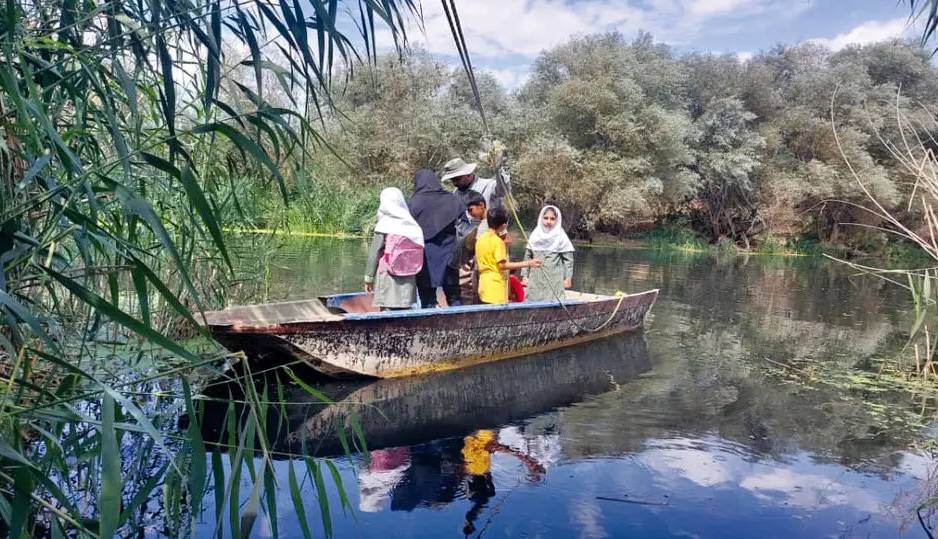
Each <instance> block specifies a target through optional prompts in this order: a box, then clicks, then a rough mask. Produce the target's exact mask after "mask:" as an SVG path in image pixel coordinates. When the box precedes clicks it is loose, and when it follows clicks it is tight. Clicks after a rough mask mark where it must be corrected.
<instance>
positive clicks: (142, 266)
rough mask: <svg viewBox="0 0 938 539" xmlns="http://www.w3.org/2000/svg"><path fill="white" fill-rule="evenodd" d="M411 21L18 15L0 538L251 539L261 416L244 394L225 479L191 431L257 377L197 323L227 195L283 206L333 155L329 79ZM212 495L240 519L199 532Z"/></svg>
mask: <svg viewBox="0 0 938 539" xmlns="http://www.w3.org/2000/svg"><path fill="white" fill-rule="evenodd" d="M416 16H417V11H416V5H415V3H414V2H412V1H411V0H400V1H398V0H380V1H379V0H361V1H359V2H348V5H346V2H337V1H325V0H313V1H311V2H297V1H292V2H291V1H287V0H278V1H273V2H271V1H264V0H259V1H254V0H236V1H229V0H182V1H174V2H163V1H161V0H152V1H149V2H114V1H96V0H90V1H85V2H74V1H67V0H60V1H52V0H38V1H36V0H31V1H25V0H10V1H8V2H6V3H5V4H4V7H3V9H2V10H0V56H2V59H0V318H2V321H0V521H2V526H0V527H2V529H0V533H3V534H4V535H7V536H11V537H27V536H46V535H50V536H56V537H61V536H82V537H112V536H118V535H128V534H131V533H134V534H136V533H142V532H141V530H143V529H146V528H148V527H152V526H153V525H154V524H153V523H154V522H156V521H158V522H159V523H160V524H159V526H160V528H159V532H160V533H161V534H166V535H172V536H187V535H194V530H195V529H196V526H197V525H198V523H199V522H201V521H203V520H204V519H214V521H216V522H218V524H216V525H215V526H214V530H215V531H216V532H217V534H218V535H219V536H221V534H222V530H223V528H224V529H226V530H227V531H226V533H228V534H230V535H232V536H247V535H248V534H249V533H250V530H251V527H252V524H253V522H254V519H255V518H256V516H257V514H258V511H259V507H260V503H261V501H262V500H265V499H266V500H272V499H273V489H275V488H278V487H279V486H278V485H274V484H272V481H271V479H272V477H273V476H272V474H271V467H270V466H271V465H270V463H271V460H272V458H273V457H272V455H271V449H270V447H268V446H267V444H266V442H265V437H264V435H263V433H265V432H266V431H265V429H264V424H263V422H264V421H265V420H264V419H263V418H264V417H266V416H265V414H264V413H263V411H264V410H263V407H264V406H267V404H266V403H267V402H268V400H267V399H266V398H265V395H259V394H257V391H256V390H253V389H252V388H253V387H254V385H253V384H252V383H250V376H248V377H247V378H243V377H242V378H240V379H242V380H247V382H246V383H244V387H245V389H244V392H245V395H246V397H245V398H244V399H243V400H244V401H245V402H246V403H247V406H246V407H244V410H245V417H244V418H241V419H242V420H239V421H233V422H232V423H231V424H230V426H229V427H228V428H230V429H231V430H230V433H231V435H230V438H229V442H230V443H229V444H228V445H229V447H227V448H226V450H227V454H228V457H229V463H228V466H227V467H222V466H219V465H218V464H219V463H220V461H219V460H218V459H220V458H221V457H220V456H217V454H211V455H210V452H211V449H212V448H211V447H208V446H207V444H206V443H205V441H204V440H202V439H201V435H200V432H201V429H200V425H199V421H200V408H201V397H200V388H199V384H200V383H202V382H203V381H204V380H206V379H208V378H210V377H213V376H230V374H228V371H227V370H226V366H228V365H231V364H237V365H239V368H240V369H242V372H243V369H245V368H246V367H247V364H246V363H245V362H243V361H241V358H240V357H238V356H232V355H230V354H227V353H226V352H224V351H221V350H219V349H218V348H217V347H215V346H213V345H212V344H211V341H210V340H209V339H207V338H204V337H205V334H204V330H202V329H200V325H199V321H200V314H199V313H201V312H202V311H203V310H205V309H207V308H212V307H219V306H222V305H223V304H224V303H225V302H226V297H227V291H228V289H229V287H230V285H231V281H232V279H233V275H232V267H233V264H232V256H231V253H230V252H229V249H228V247H227V246H226V244H225V241H224V233H223V229H224V227H225V226H227V225H228V224H229V221H228V220H227V219H230V218H231V216H232V215H237V214H239V213H240V212H241V210H240V209H239V204H240V202H239V191H240V187H239V186H236V185H235V182H236V181H240V180H242V179H243V178H244V177H245V173H246V172H248V173H250V177H256V178H263V179H262V180H260V184H261V185H263V186H264V187H265V188H268V189H272V190H275V191H276V192H278V193H280V195H281V196H283V197H285V196H286V194H287V192H288V187H289V185H290V184H291V182H292V181H293V178H294V177H295V172H296V170H298V169H302V166H303V163H304V161H305V159H306V158H307V157H308V155H309V154H310V152H314V151H317V148H319V147H320V146H319V144H320V141H321V139H320V137H319V133H318V129H319V128H320V126H319V125H318V124H316V123H315V122H314V119H315V118H319V117H321V116H322V114H323V111H324V110H326V109H327V108H328V107H329V106H330V103H331V101H330V97H329V89H330V88H331V85H332V81H331V77H332V73H333V72H335V70H334V69H333V66H334V65H339V64H344V65H348V66H354V65H355V64H356V63H357V62H367V61H371V60H372V59H373V58H374V57H375V43H376V32H377V31H381V30H382V29H386V30H387V31H389V33H390V35H392V36H393V37H394V39H395V42H397V43H399V44H402V43H403V42H404V39H405V35H404V33H403V31H404V26H405V20H406V19H407V18H409V17H416ZM347 28H352V29H354V28H358V30H359V35H352V34H347V33H346V32H345V30H344V29H347ZM348 71H349V70H343V73H346V72H348ZM271 81H274V82H273V83H271ZM270 84H277V85H279V86H281V87H282V88H283V89H284V90H286V93H287V95H289V96H290V104H289V106H277V105H274V104H272V103H271V102H270V101H269V100H268V99H267V96H268V95H269V94H270V91H269V88H268V86H269V85H270ZM192 334H194V335H195V336H196V337H197V338H194V339H191V338H188V337H190V336H191V335H192ZM199 336H201V337H202V338H198V337H199ZM184 337H185V338H184ZM249 374H250V373H249ZM180 414H184V415H185V416H186V417H187V418H188V427H187V428H185V430H184V431H183V432H182V433H177V432H176V424H175V422H176V418H178V417H179V415H180ZM255 457H256V458H257V460H255ZM209 461H210V462H211V469H209V467H208V466H207V462H209ZM257 463H259V464H257ZM242 464H243V465H244V467H245V468H246V469H247V470H248V472H247V473H248V475H249V476H250V481H249V483H250V484H251V485H252V486H251V489H252V490H251V492H250V493H249V495H248V496H247V501H246V502H245V500H244V499H242V498H243V497H242V494H243V493H241V492H239V490H238V489H239V486H240V485H242V482H243V477H241V476H240V474H242ZM316 466H318V464H316V462H315V461H313V462H312V463H311V464H310V467H309V468H308V470H307V472H306V473H312V474H313V479H314V480H316V478H320V479H321V478H322V477H323V474H321V470H320V472H317V473H314V471H315V467H316ZM221 470H226V471H227V474H228V475H227V476H226V475H225V474H224V473H220V471H221ZM327 476H328V475H327ZM335 477H337V476H335ZM293 478H294V476H293V475H291V485H290V487H291V488H293V487H295V484H296V482H295V481H293V480H292V479H293ZM317 490H318V489H317ZM209 492H214V505H215V507H216V508H222V507H225V508H226V509H225V511H226V514H227V516H226V517H224V518H223V517H222V514H221V513H219V514H216V515H205V514H204V513H203V511H202V507H203V503H204V502H205V500H206V496H208V495H209ZM294 502H295V503H297V504H299V505H297V507H296V508H295V510H296V511H297V512H298V514H302V513H300V511H302V510H303V507H302V500H300V499H298V497H296V496H294ZM272 503H273V502H271V504H272ZM271 504H268V505H267V507H266V511H267V512H268V513H271V512H273V511H275V510H276V507H275V505H271ZM260 510H263V509H260ZM309 516H312V515H309ZM323 518H325V514H323ZM271 522H272V523H274V525H275V523H276V518H272V519H271ZM151 529H152V528H151ZM327 529H328V528H327ZM275 531H276V529H275ZM303 532H304V535H306V536H309V535H310V534H309V531H308V529H307V528H305V527H304V528H303Z"/></svg>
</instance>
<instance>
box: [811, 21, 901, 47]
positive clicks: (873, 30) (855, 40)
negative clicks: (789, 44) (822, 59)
mask: <svg viewBox="0 0 938 539" xmlns="http://www.w3.org/2000/svg"><path fill="white" fill-rule="evenodd" d="M908 31H909V25H908V19H907V18H905V17H901V18H898V19H892V20H889V21H866V22H864V23H863V24H861V25H859V26H857V27H856V28H853V29H851V30H849V31H847V32H844V33H842V34H839V35H836V36H834V37H832V38H817V39H812V40H811V41H813V42H815V43H820V44H822V45H826V46H827V47H829V48H831V49H832V50H835V51H839V50H840V49H843V48H844V47H846V46H848V45H866V44H868V43H876V42H878V41H885V40H887V39H893V38H897V37H903V36H904V35H906V34H907V33H908Z"/></svg>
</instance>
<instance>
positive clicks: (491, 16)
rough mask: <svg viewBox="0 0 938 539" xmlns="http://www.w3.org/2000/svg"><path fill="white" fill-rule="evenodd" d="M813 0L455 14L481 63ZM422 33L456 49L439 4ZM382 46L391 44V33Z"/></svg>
mask: <svg viewBox="0 0 938 539" xmlns="http://www.w3.org/2000/svg"><path fill="white" fill-rule="evenodd" d="M812 1H813V0H655V1H653V2H647V3H646V4H645V5H643V6H639V3H638V2H636V1H635V0H581V1H578V2H575V3H573V2H568V1H566V0H473V1H472V2H462V3H460V4H459V19H460V23H461V26H462V29H463V33H464V35H465V39H466V42H467V44H468V46H469V52H470V54H471V55H472V57H473V58H478V59H479V60H480V62H479V63H480V64H483V63H486V62H492V61H499V60H501V59H504V57H505V56H506V55H513V56H522V57H526V58H533V57H534V56H536V55H537V54H538V53H540V52H541V51H543V50H545V49H549V48H551V47H554V46H556V45H559V44H561V43H564V42H566V41H568V40H569V39H570V38H571V37H573V36H577V35H585V34H592V33H597V32H607V31H619V32H622V33H623V34H624V35H626V36H633V35H635V34H636V33H637V32H638V31H639V30H645V31H648V32H650V33H651V34H652V35H653V36H655V38H656V39H657V40H659V41H663V42H667V43H675V44H677V43H688V42H690V41H692V40H693V39H694V38H696V37H698V36H700V35H701V34H704V33H706V32H709V31H711V30H712V29H713V28H714V21H715V20H716V19H719V20H720V21H721V23H727V24H729V23H738V22H740V21H745V22H746V23H747V24H751V23H752V21H753V20H754V18H758V20H760V21H763V22H766V21H777V20H779V18H791V17H796V16H798V15H800V14H801V13H803V12H804V11H805V10H807V9H808V8H809V7H810V6H811V5H812ZM423 15H424V17H423V19H424V23H425V24H424V31H423V32H421V31H420V29H418V28H417V25H416V24H414V25H413V28H412V30H411V31H410V32H409V33H408V36H409V39H410V40H411V41H412V42H413V43H415V44H418V45H421V46H423V47H426V48H427V50H429V51H430V52H431V53H434V54H446V55H452V56H455V55H456V48H455V45H454V44H453V37H452V35H451V33H450V28H449V24H448V23H447V20H446V16H445V14H444V13H443V10H442V7H441V6H440V4H438V3H433V2H428V3H425V4H424V12H423ZM378 38H379V39H380V41H379V46H382V45H383V46H384V47H385V48H390V47H391V46H392V45H393V40H392V39H391V35H390V33H388V32H386V31H385V32H380V31H379V35H378Z"/></svg>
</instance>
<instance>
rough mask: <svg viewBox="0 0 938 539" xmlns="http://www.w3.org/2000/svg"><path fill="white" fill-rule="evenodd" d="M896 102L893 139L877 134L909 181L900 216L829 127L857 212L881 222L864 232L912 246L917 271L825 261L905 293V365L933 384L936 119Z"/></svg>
mask: <svg viewBox="0 0 938 539" xmlns="http://www.w3.org/2000/svg"><path fill="white" fill-rule="evenodd" d="M836 98H837V95H836V93H835V94H834V96H833V98H832V107H831V110H832V111H834V110H835V107H834V106H833V103H834V102H836ZM901 100H902V96H901V95H897V103H896V109H895V110H896V127H895V135H893V136H892V137H888V136H886V135H884V134H882V132H880V131H877V133H878V136H879V139H880V141H881V143H882V144H883V146H884V148H886V150H887V151H888V153H889V154H890V155H891V156H892V158H894V159H895V160H896V162H897V163H899V164H900V165H901V167H902V168H903V169H904V172H905V174H906V177H907V178H908V179H909V185H908V190H907V192H908V200H907V203H906V205H905V207H904V208H902V210H900V211H897V210H895V209H891V208H890V207H889V206H888V205H886V204H884V203H882V202H881V201H880V200H879V197H877V195H876V194H875V193H874V192H873V191H872V190H871V189H870V188H869V186H868V185H867V183H866V182H865V180H864V176H863V171H862V170H857V169H856V168H855V167H854V166H853V164H852V163H851V161H850V159H849V158H848V157H847V155H846V152H844V151H843V147H842V146H840V137H839V134H838V132H837V128H836V123H834V121H835V118H834V115H833V112H832V117H831V120H832V127H833V132H834V137H835V140H836V141H837V144H838V147H839V148H840V149H841V154H842V155H843V158H844V161H845V162H846V164H847V167H848V169H849V171H850V173H851V174H852V176H853V178H854V180H855V181H856V182H857V184H858V185H859V186H860V189H861V190H862V191H863V193H864V194H865V195H866V198H867V200H868V202H869V203H868V204H867V205H865V206H864V207H863V209H865V210H866V211H867V212H869V213H871V214H872V215H874V216H875V217H876V218H877V220H879V221H881V222H882V223H884V224H883V225H882V226H878V225H877V226H872V225H870V227H871V228H875V229H877V230H880V231H882V232H885V233H887V234H890V235H892V236H893V237H895V238H896V239H897V240H899V241H901V242H906V243H908V244H911V245H913V246H915V249H916V250H918V251H919V253H920V254H921V258H922V259H923V260H925V261H926V263H925V264H923V265H920V266H919V267H917V268H878V267H870V266H866V265H861V264H858V263H855V262H850V261H846V260H842V259H839V258H836V257H831V258H833V259H834V260H837V261H839V262H841V263H843V264H847V265H849V266H851V267H853V268H855V269H858V270H860V271H861V272H863V273H868V274H872V275H875V276H878V277H880V278H882V279H886V280H888V281H890V282H892V283H894V284H896V285H898V286H901V287H903V288H905V289H906V290H908V292H909V294H910V297H911V300H912V303H913V306H914V313H915V316H914V320H913V322H912V326H911V329H910V339H909V347H908V349H909V350H910V354H908V356H909V358H910V359H909V360H906V361H905V362H906V363H908V364H909V366H912V360H914V374H915V376H917V377H921V378H923V379H926V380H935V379H938V366H936V365H935V361H936V356H935V352H936V346H938V341H936V337H938V335H936V334H935V331H934V330H935V325H934V323H933V320H934V316H935V306H936V305H938V280H936V279H938V157H936V151H938V140H936V138H935V133H938V115H936V113H935V112H934V111H932V110H931V109H929V108H927V107H926V106H921V107H920V108H918V109H917V110H915V111H914V113H912V114H910V113H908V112H906V110H908V109H907V108H906V107H901V106H900V105H899V103H900V102H901ZM856 226H866V225H856Z"/></svg>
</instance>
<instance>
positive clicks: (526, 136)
mask: <svg viewBox="0 0 938 539" xmlns="http://www.w3.org/2000/svg"><path fill="white" fill-rule="evenodd" d="M361 74H362V76H360V77H358V78H356V79H354V80H353V81H351V82H349V83H344V84H343V85H342V86H341V87H340V88H341V89H340V91H339V92H338V93H339V97H338V98H337V99H336V104H337V107H338V109H339V110H340V111H341V114H335V115H327V118H326V125H327V129H326V132H325V135H324V138H325V140H327V141H328V142H329V143H330V144H331V146H332V147H333V148H336V149H337V153H338V156H339V157H341V159H340V158H339V157H336V156H331V155H329V154H326V153H321V154H319V155H318V156H317V157H316V158H315V159H314V160H313V162H312V163H311V166H313V167H314V168H313V169H314V170H316V172H315V176H316V178H317V179H319V180H321V182H322V184H323V185H325V184H328V185H330V186H334V187H330V189H334V190H337V191H338V192H339V193H342V194H341V195H340V196H339V197H338V198H341V199H342V200H343V201H347V202H349V203H351V204H354V205H359V204H361V205H362V208H363V209H362V211H361V212H358V211H355V210H352V209H349V210H347V211H345V210H343V211H342V212H341V213H342V214H343V215H354V216H359V215H360V216H363V217H361V218H362V219H364V218H365V217H367V216H369V212H370V211H371V209H372V208H373V205H374V202H373V201H372V200H370V199H369V198H368V197H367V196H362V197H361V198H360V199H359V198H357V197H347V196H345V195H344V193H345V191H344V190H346V189H348V190H351V191H354V192H358V193H368V194H369V196H370V194H371V192H372V191H371V189H372V188H373V186H375V185H382V186H383V185H400V186H404V187H406V186H407V185H408V183H409V179H410V177H411V175H412V174H413V172H414V171H415V170H416V169H418V168H422V167H430V168H435V169H439V168H440V167H441V165H442V163H444V162H445V161H447V160H448V159H450V158H452V157H454V156H462V157H464V158H466V159H468V160H476V154H477V152H478V151H479V150H480V149H481V148H482V147H484V143H485V141H484V135H483V133H482V130H481V127H482V126H481V122H480V119H479V116H478V113H477V111H476V110H475V107H476V105H475V103H474V101H473V99H472V98H471V92H470V91H469V89H468V82H467V81H466V80H465V74H464V73H462V71H460V70H454V71H450V70H447V69H446V68H444V67H443V66H442V65H440V64H439V63H437V62H436V61H434V60H433V59H432V58H431V57H430V56H429V55H428V54H427V53H426V52H424V51H419V50H417V51H412V50H411V51H407V52H406V53H405V54H404V55H403V57H398V56H396V55H394V56H388V57H383V58H379V60H378V62H377V64H376V65H375V66H372V67H369V68H367V70H366V71H365V72H364V73H361ZM477 78H478V80H479V82H480V90H481V93H482V101H483V106H484V107H485V109H486V112H487V114H488V116H489V119H490V122H489V123H490V124H491V126H492V129H493V130H494V132H493V133H492V136H493V137H494V138H497V139H499V140H501V141H503V142H504V143H505V144H506V145H507V147H508V154H509V155H510V156H511V158H512V163H511V171H512V180H513V185H514V193H515V195H516V197H517V198H518V199H519V201H520V202H521V204H522V206H523V207H524V208H537V207H539V206H540V205H542V204H545V203H555V204H558V205H560V206H561V207H562V208H563V209H564V217H565V219H564V222H565V223H566V225H567V226H568V228H569V229H570V231H571V232H572V233H573V234H575V235H577V236H580V237H590V236H592V235H594V234H597V233H602V234H614V235H623V234H629V233H630V231H632V230H634V229H647V228H648V227H649V226H655V225H661V224H662V223H666V222H673V221H674V220H675V219H676V218H683V221H682V222H684V223H687V226H688V227H690V228H692V229H693V231H694V232H696V234H698V235H699V236H700V237H702V238H705V239H706V240H707V241H709V242H712V243H716V242H729V244H730V245H736V246H738V247H741V248H759V246H761V245H763V244H766V243H768V244H772V245H776V246H788V245H793V244H794V243H796V242H798V241H799V238H802V237H808V238H816V239H817V242H818V243H820V244H823V245H824V246H825V249H831V250H837V251H846V252H853V253H855V254H861V253H876V252H880V251H884V250H886V249H888V243H889V242H888V241H887V240H888V238H889V237H888V236H887V235H884V233H883V232H881V231H878V230H876V228H875V227H878V226H880V225H883V224H884V223H883V221H882V220H881V219H878V218H876V217H875V216H873V215H871V214H870V213H869V212H867V211H866V210H864V209H863V208H862V206H863V205H864V204H865V203H866V201H867V199H866V194H865V193H864V192H863V189H861V188H860V186H859V185H858V184H857V182H856V181H855V180H854V178H853V177H852V175H851V174H850V171H849V169H848V167H847V165H846V160H849V162H850V163H851V165H852V166H853V167H854V168H856V169H857V170H858V171H859V172H860V173H861V174H862V176H863V178H864V180H865V185H866V188H867V189H868V190H869V191H870V192H872V193H873V194H875V196H877V198H878V200H881V201H883V202H884V203H885V204H887V205H890V207H892V208H899V206H900V205H901V204H902V202H903V200H905V197H906V196H907V195H908V194H909V191H910V185H911V183H910V182H911V180H912V178H911V176H910V174H909V173H908V171H907V170H905V168H904V167H902V166H900V165H899V163H898V161H897V160H896V158H895V157H894V156H893V155H891V153H890V152H889V151H888V150H887V147H886V145H885V144H884V143H883V142H882V140H881V139H886V140H895V137H896V135H897V134H898V133H897V128H896V127H895V121H894V117H895V113H896V110H897V107H898V110H901V111H902V113H903V114H907V115H909V116H910V117H911V118H914V119H915V120H916V121H918V122H920V123H921V124H922V125H923V126H924V125H928V123H929V121H930V117H929V114H928V111H927V110H925V109H924V108H923V107H926V108H927V107H929V106H930V103H931V100H932V96H934V95H935V94H936V93H938V70H936V69H935V67H934V66H933V65H932V64H931V63H930V61H929V56H928V54H927V52H926V51H924V50H923V49H922V48H920V47H918V46H916V45H913V44H910V43H907V42H903V41H888V42H883V43H876V44H871V45H866V46H862V47H858V46H853V47H847V48H846V49H843V50H841V51H838V52H832V51H830V50H828V49H825V48H824V47H823V46H821V45H817V44H811V43H807V44H801V45H797V46H790V47H789V46H778V47H775V48H773V49H771V50H769V51H765V52H763V53H760V54H758V55H756V56H755V57H754V58H752V59H750V60H747V61H746V62H742V61H740V60H739V59H738V58H736V57H735V56H729V55H722V56H721V55H707V54H691V55H686V56H678V55H675V54H674V53H673V52H672V51H671V50H670V49H669V48H668V47H667V46H664V45H661V44H656V43H654V41H653V40H652V39H651V37H650V36H648V35H647V34H643V35H640V36H639V37H638V38H636V39H635V40H632V41H627V40H626V39H624V38H623V37H622V36H621V35H619V34H616V33H611V34H599V35H588V36H584V37H580V38H575V39H573V40H571V41H569V42H568V43H565V44H562V45H559V46H557V47H555V48H553V49H550V50H547V51H544V52H543V53H541V54H540V55H539V56H538V58H537V59H536V60H535V62H534V65H533V67H532V72H531V76H530V78H529V79H528V81H527V82H526V83H525V84H524V86H523V87H521V88H520V89H518V90H517V91H515V92H512V93H509V92H507V91H506V90H505V89H503V88H501V87H500V86H499V85H498V83H497V81H496V80H495V79H494V78H493V77H491V76H490V75H488V74H487V73H485V72H480V73H479V74H478V77H477ZM900 88H901V93H900ZM835 94H836V96H835ZM832 98H833V99H832ZM832 112H833V115H834V124H832V122H831V114H832ZM832 127H836V129H837V132H838V137H839V144H838V141H837V140H835V137H834V131H833V129H832ZM919 134H920V135H922V133H919ZM308 166H310V165H308ZM481 174H483V175H490V174H491V171H489V170H485V168H484V167H483V170H481ZM406 191H407V189H405V192H406ZM309 193H311V194H310V195H309V196H307V195H305V194H304V193H303V192H297V191H293V192H291V195H290V196H291V200H292V201H294V202H296V203H297V206H298V207H302V206H303V205H304V204H311V206H310V207H311V209H310V210H304V211H303V212H302V215H295V214H290V211H289V210H280V209H278V210H273V209H271V210H270V211H268V212H267V213H265V214H264V216H263V217H259V218H258V219H260V220H263V221H265V222H275V221H277V219H274V218H273V213H274V212H277V211H282V212H283V216H282V219H280V220H281V221H283V222H284V223H286V222H292V223H300V225H299V226H303V227H304V228H306V227H312V230H315V231H332V230H334V228H335V226H336V225H335V224H334V223H337V222H341V221H343V219H342V218H338V217H336V218H335V219H333V220H332V222H323V223H319V224H317V222H316V221H315V220H311V219H308V218H306V216H309V215H315V214H317V213H327V214H334V213H339V212H337V211H325V210H324V209H314V208H319V207H320V205H321V204H324V203H322V202H319V201H315V200H310V201H306V200H304V199H313V198H316V197H318V195H316V197H314V196H313V195H312V193H319V191H317V190H315V189H313V190H309ZM331 198H332V197H331V196H329V195H327V199H331ZM268 207H270V208H273V207H274V205H272V204H271V205H268ZM907 218H908V219H911V220H914V219H915V218H916V214H915V212H914V211H913V212H910V213H909V214H908V215H907ZM350 220H352V219H351V218H350V219H349V220H345V222H347V223H348V225H347V226H348V228H347V229H346V231H351V230H359V229H362V228H363V226H362V225H359V224H356V223H354V222H349V221H350ZM364 228H367V226H365V227H364ZM773 248H774V247H773ZM786 248H787V247H786Z"/></svg>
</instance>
